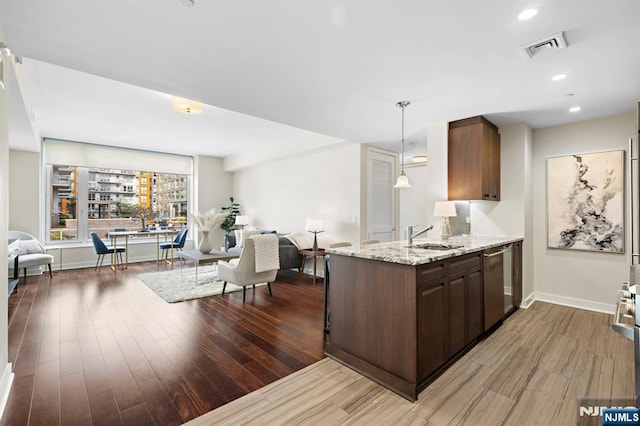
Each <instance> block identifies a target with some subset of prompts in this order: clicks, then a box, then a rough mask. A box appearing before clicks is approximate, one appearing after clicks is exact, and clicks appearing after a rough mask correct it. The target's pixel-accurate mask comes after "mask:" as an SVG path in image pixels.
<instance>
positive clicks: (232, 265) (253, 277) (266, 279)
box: [218, 238, 278, 303]
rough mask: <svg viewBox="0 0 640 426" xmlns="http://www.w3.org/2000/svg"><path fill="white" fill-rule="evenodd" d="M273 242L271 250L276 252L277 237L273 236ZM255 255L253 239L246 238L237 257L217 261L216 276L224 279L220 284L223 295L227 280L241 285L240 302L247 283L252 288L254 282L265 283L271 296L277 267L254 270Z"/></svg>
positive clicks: (243, 296) (254, 284)
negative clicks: (261, 270) (267, 269)
mask: <svg viewBox="0 0 640 426" xmlns="http://www.w3.org/2000/svg"><path fill="white" fill-rule="evenodd" d="M274 242H275V244H274V246H273V250H275V251H276V253H277V251H278V239H277V238H274ZM255 257H256V251H255V243H254V240H253V239H252V238H248V239H247V240H246V242H245V244H244V248H243V250H242V254H241V255H240V258H239V259H233V260H231V261H230V262H225V261H224V260H220V261H219V262H218V278H219V279H220V280H221V281H224V285H223V286H222V294H223V295H224V292H225V290H226V288H227V282H230V283H231V284H235V285H237V286H242V303H244V302H245V298H246V290H247V286H248V285H253V289H254V290H255V288H256V284H259V283H267V288H268V289H269V296H272V293H271V282H272V281H275V279H276V275H278V268H276V269H273V270H269V271H264V272H256V260H255Z"/></svg>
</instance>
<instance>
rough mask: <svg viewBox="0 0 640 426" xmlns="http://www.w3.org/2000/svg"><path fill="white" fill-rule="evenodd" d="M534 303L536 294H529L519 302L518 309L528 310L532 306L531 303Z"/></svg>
mask: <svg viewBox="0 0 640 426" xmlns="http://www.w3.org/2000/svg"><path fill="white" fill-rule="evenodd" d="M535 301H536V294H535V293H531V294H530V295H529V296H527V297H526V298H525V299H524V300H523V301H522V302H520V307H521V308H523V309H528V308H529V307H530V306H531V305H533V302H535Z"/></svg>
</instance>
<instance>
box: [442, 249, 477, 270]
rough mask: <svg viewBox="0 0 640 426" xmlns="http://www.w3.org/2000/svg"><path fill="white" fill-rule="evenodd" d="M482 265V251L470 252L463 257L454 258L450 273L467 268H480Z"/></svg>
mask: <svg viewBox="0 0 640 426" xmlns="http://www.w3.org/2000/svg"><path fill="white" fill-rule="evenodd" d="M481 265H482V252H478V253H474V254H470V255H468V256H465V257H461V258H453V259H452V260H451V263H450V266H449V274H457V273H459V272H462V271H466V270H467V269H472V268H478V267H480V266H481Z"/></svg>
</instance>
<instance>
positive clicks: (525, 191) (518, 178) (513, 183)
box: [471, 123, 534, 303]
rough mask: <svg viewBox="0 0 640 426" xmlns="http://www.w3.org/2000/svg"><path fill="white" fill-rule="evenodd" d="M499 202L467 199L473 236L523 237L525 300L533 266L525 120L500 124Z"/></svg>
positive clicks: (528, 138)
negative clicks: (469, 206) (469, 204)
mask: <svg viewBox="0 0 640 426" xmlns="http://www.w3.org/2000/svg"><path fill="white" fill-rule="evenodd" d="M498 131H499V133H500V201H499V202H494V201H471V233H472V234H473V235H510V236H522V237H524V244H523V253H522V294H523V300H525V303H526V301H527V299H528V298H530V297H531V295H532V294H533V292H534V289H533V287H534V268H533V219H532V217H533V213H532V212H533V195H532V191H533V183H532V180H531V176H532V175H531V170H532V162H531V156H532V150H533V148H532V141H533V131H532V130H531V128H530V127H529V126H528V125H527V124H526V123H517V124H511V125H505V126H501V127H500V128H499V129H498Z"/></svg>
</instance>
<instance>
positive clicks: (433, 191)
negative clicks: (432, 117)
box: [398, 122, 449, 239]
mask: <svg viewBox="0 0 640 426" xmlns="http://www.w3.org/2000/svg"><path fill="white" fill-rule="evenodd" d="M448 128H449V125H448V123H446V122H442V123H435V124H431V125H429V126H428V127H427V140H426V141H425V145H426V152H427V155H428V161H427V164H426V165H421V166H416V167H405V173H406V174H407V177H408V178H409V183H411V188H408V189H399V190H398V198H399V228H400V229H399V232H398V235H399V238H400V239H406V238H407V226H408V225H414V226H415V225H418V227H417V228H415V231H419V230H422V229H423V228H425V227H426V226H429V225H433V230H431V231H429V232H428V233H427V234H423V235H422V236H425V235H431V236H433V235H438V233H439V229H440V222H441V220H440V218H434V217H433V207H434V205H435V202H436V201H440V200H446V199H447V141H448ZM419 151H420V153H424V152H425V150H424V149H419ZM407 157H408V156H407Z"/></svg>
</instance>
